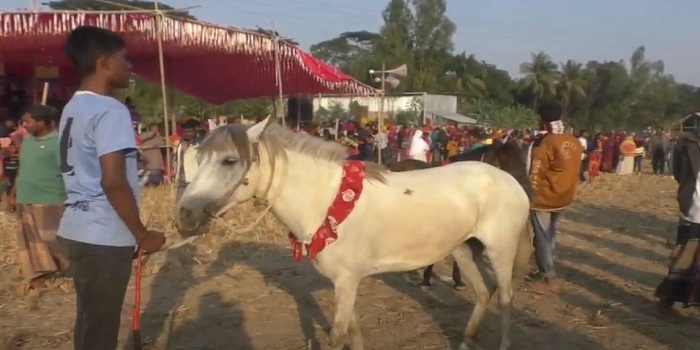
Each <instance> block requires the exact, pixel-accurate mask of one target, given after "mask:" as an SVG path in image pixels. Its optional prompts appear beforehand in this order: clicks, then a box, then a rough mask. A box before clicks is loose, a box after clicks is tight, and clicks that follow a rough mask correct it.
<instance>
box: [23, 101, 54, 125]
mask: <svg viewBox="0 0 700 350" xmlns="http://www.w3.org/2000/svg"><path fill="white" fill-rule="evenodd" d="M26 113H27V114H29V115H30V116H31V117H32V119H34V120H36V121H39V122H44V123H46V124H49V123H51V122H58V119H59V117H60V114H59V113H58V109H56V108H54V107H51V106H45V105H34V106H31V107H29V108H28V109H27V111H26Z"/></svg>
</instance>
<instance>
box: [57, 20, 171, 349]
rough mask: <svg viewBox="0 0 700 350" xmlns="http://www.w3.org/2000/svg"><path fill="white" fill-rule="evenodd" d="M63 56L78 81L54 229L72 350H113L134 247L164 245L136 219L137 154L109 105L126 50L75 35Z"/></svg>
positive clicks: (105, 33)
mask: <svg viewBox="0 0 700 350" xmlns="http://www.w3.org/2000/svg"><path fill="white" fill-rule="evenodd" d="M65 51H66V54H67V55H68V57H69V58H70V59H71V61H72V62H73V64H74V66H75V68H76V70H77V72H78V73H79V74H80V78H81V83H80V87H79V89H78V91H76V92H75V94H74V95H73V97H71V99H70V101H69V102H68V104H66V106H65V108H64V109H63V115H62V118H61V121H60V126H59V135H60V137H59V140H60V163H61V165H60V166H61V171H62V173H63V182H64V184H65V187H66V192H67V195H68V198H67V199H66V202H65V203H66V209H65V212H64V214H63V216H62V217H61V223H60V226H59V228H58V240H59V244H60V245H61V246H62V247H63V249H64V251H65V252H66V254H67V256H68V260H69V261H70V270H71V277H72V278H73V282H74V285H75V290H76V299H77V302H76V303H77V315H76V320H75V326H74V335H73V343H74V348H75V350H92V349H101V350H102V349H104V350H115V349H116V348H117V338H118V334H119V326H120V314H121V310H122V304H123V301H124V295H125V293H126V288H127V284H128V282H129V278H130V276H131V268H132V260H133V256H134V252H135V251H136V248H137V247H138V249H140V250H142V251H144V252H146V253H152V252H155V251H158V250H159V249H160V248H161V247H162V246H163V244H164V243H165V237H164V236H163V234H162V233H160V232H156V231H151V230H148V229H147V228H146V227H145V225H144V223H143V222H142V221H141V218H140V217H139V202H140V187H139V183H138V170H137V155H136V153H137V148H136V140H135V137H134V131H133V129H132V125H131V116H130V112H129V109H127V107H126V106H125V105H124V104H123V103H121V101H119V100H117V99H115V98H113V97H112V96H113V94H114V92H115V91H116V90H117V89H123V88H127V87H129V81H130V77H131V65H130V64H129V62H128V61H127V59H126V57H127V56H126V44H125V43H124V40H123V39H122V38H121V37H120V36H119V35H118V34H116V33H114V32H111V31H109V30H106V29H102V28H98V27H90V26H81V27H77V28H75V29H74V30H73V31H72V32H71V33H70V35H69V36H68V39H67V40H66V44H65Z"/></svg>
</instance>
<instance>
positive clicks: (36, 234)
mask: <svg viewBox="0 0 700 350" xmlns="http://www.w3.org/2000/svg"><path fill="white" fill-rule="evenodd" d="M57 120H58V110H57V109H55V108H54V107H50V106H41V105H38V106H34V107H32V108H30V109H29V110H28V111H27V113H25V114H24V115H23V116H22V125H23V126H24V127H25V128H26V129H27V132H28V133H29V134H28V135H27V137H26V138H25V139H24V142H23V143H22V148H21V151H20V154H19V164H21V167H20V169H19V172H18V176H17V181H16V184H15V186H14V187H13V188H12V192H11V194H10V197H9V206H10V208H11V209H14V208H16V210H17V216H18V218H19V220H18V222H19V225H18V226H19V230H18V232H17V245H18V254H17V255H18V262H19V265H20V269H21V271H22V275H23V276H24V278H25V280H26V282H27V283H28V284H29V288H30V289H44V288H46V281H45V279H44V277H46V276H48V275H49V274H51V273H54V272H58V271H64V270H66V269H67V268H68V259H67V258H66V257H65V256H64V255H63V254H61V253H60V249H59V247H58V244H57V243H56V232H57V231H58V225H59V222H60V221H61V216H62V215H63V210H64V204H63V201H65V199H66V191H65V189H64V186H63V178H62V177H61V169H60V165H59V150H58V135H57V133H56V127H55V123H56V121H57Z"/></svg>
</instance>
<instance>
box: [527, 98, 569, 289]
mask: <svg viewBox="0 0 700 350" xmlns="http://www.w3.org/2000/svg"><path fill="white" fill-rule="evenodd" d="M561 113H562V110H561V106H560V105H559V104H558V103H555V102H552V103H544V104H543V105H542V106H540V108H539V110H538V115H539V122H540V132H539V133H538V135H537V137H536V138H535V140H534V142H533V143H532V145H531V147H530V151H529V153H530V159H529V162H528V163H529V164H528V171H529V173H530V181H532V187H533V189H534V190H535V196H534V198H533V200H532V211H531V214H530V221H531V223H532V227H533V230H534V232H535V242H534V243H535V244H534V245H535V260H536V262H537V268H538V270H539V271H538V272H539V275H540V277H541V279H540V280H539V281H536V282H535V283H533V285H532V286H531V288H532V289H533V290H534V291H538V292H543V293H548V292H552V293H556V292H558V291H559V288H560V281H559V279H558V278H557V275H556V272H555V269H554V246H555V244H556V237H557V223H558V222H559V218H560V217H561V213H562V211H563V210H564V209H566V207H567V206H569V204H571V201H572V200H573V199H574V193H575V191H576V184H577V182H578V181H577V180H578V177H579V167H580V166H581V155H582V154H583V146H581V143H580V142H579V140H578V139H576V137H574V135H572V134H570V133H567V132H565V131H564V124H563V123H562V121H561Z"/></svg>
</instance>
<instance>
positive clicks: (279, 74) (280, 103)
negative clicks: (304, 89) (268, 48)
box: [272, 23, 287, 126]
mask: <svg viewBox="0 0 700 350" xmlns="http://www.w3.org/2000/svg"><path fill="white" fill-rule="evenodd" d="M272 34H273V35H274V38H273V39H274V40H273V44H274V49H275V83H276V84H277V89H278V96H277V98H278V100H277V118H281V119H282V126H287V122H286V121H285V120H284V119H285V118H284V110H283V108H284V101H283V99H284V90H283V89H282V65H281V64H280V53H279V51H280V50H279V46H280V40H279V36H278V35H277V30H276V29H275V23H272Z"/></svg>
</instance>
